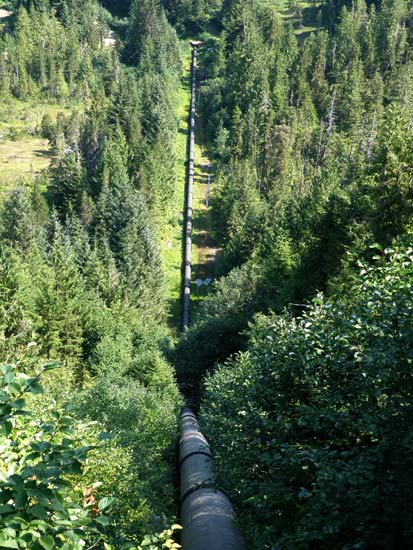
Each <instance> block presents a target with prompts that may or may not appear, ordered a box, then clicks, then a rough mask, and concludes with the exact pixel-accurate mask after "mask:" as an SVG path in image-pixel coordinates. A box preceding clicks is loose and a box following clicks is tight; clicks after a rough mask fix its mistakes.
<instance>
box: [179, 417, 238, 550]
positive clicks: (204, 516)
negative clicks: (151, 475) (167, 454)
mask: <svg viewBox="0 0 413 550" xmlns="http://www.w3.org/2000/svg"><path fill="white" fill-rule="evenodd" d="M179 464H180V474H181V476H180V477H181V514H180V516H181V523H182V526H183V531H182V540H181V542H182V546H183V550H246V546H245V543H244V541H243V539H242V536H241V533H240V531H239V529H238V528H237V527H236V525H235V520H236V516H235V512H234V508H233V506H232V504H231V501H230V500H229V498H228V497H227V495H226V494H225V493H224V492H223V491H221V490H220V489H218V488H217V487H216V484H215V475H214V463H213V459H212V455H211V450H210V448H209V444H208V442H207V440H206V439H205V437H204V436H203V434H202V433H201V431H200V428H199V424H198V421H197V419H196V416H195V414H194V413H193V411H192V410H191V409H189V408H186V409H184V411H183V413H182V417H181V434H180V441H179Z"/></svg>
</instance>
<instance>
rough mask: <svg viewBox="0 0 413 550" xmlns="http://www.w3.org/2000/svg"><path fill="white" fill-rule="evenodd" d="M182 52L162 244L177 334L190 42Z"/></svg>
mask: <svg viewBox="0 0 413 550" xmlns="http://www.w3.org/2000/svg"><path fill="white" fill-rule="evenodd" d="M181 52H182V53H181V55H182V58H183V61H184V74H183V75H182V78H181V86H180V89H179V92H178V100H179V104H178V119H179V125H178V132H177V134H176V143H175V147H176V148H175V154H176V174H177V181H176V189H175V195H174V202H173V208H172V211H173V214H172V216H171V218H170V220H169V222H168V224H167V225H166V228H165V231H164V235H163V236H162V245H161V246H162V255H163V259H164V265H165V271H166V274H167V284H168V303H169V325H170V327H171V330H172V332H173V334H175V335H177V334H178V332H179V330H180V326H181V290H182V254H183V234H184V205H185V188H186V175H187V143H188V112H189V104H190V88H189V86H190V84H189V83H190V80H189V75H190V66H191V47H190V45H189V42H187V41H182V42H181Z"/></svg>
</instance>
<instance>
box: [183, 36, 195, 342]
mask: <svg viewBox="0 0 413 550" xmlns="http://www.w3.org/2000/svg"><path fill="white" fill-rule="evenodd" d="M197 57H198V48H197V47H196V46H193V49H192V67H191V74H192V79H191V82H192V84H191V107H190V115H189V165H188V186H187V205H186V228H185V269H184V291H183V300H182V329H183V330H184V331H186V330H187V329H188V326H189V304H190V299H191V276H192V213H193V210H192V205H193V195H194V165H195V111H196V65H197Z"/></svg>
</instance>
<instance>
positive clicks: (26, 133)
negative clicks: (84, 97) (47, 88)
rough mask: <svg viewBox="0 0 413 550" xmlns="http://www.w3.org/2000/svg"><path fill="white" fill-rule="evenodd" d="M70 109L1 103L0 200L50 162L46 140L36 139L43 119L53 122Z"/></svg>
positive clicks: (12, 102) (39, 104) (22, 103)
mask: <svg viewBox="0 0 413 550" xmlns="http://www.w3.org/2000/svg"><path fill="white" fill-rule="evenodd" d="M59 112H63V113H64V114H66V115H67V114H68V113H69V112H70V111H69V109H67V108H65V107H62V106H59V105H50V104H41V103H39V102H34V101H33V102H29V101H19V100H17V99H9V100H8V101H4V102H2V103H1V104H0V199H1V198H2V197H4V195H5V194H6V193H7V192H8V191H9V190H10V189H13V187H15V186H16V185H19V184H20V183H21V181H22V179H24V180H25V182H26V183H27V182H29V183H30V181H31V180H32V179H33V178H34V177H35V176H36V175H37V174H39V173H40V172H41V171H42V170H44V169H46V168H47V167H48V166H49V165H50V162H51V160H52V156H53V154H52V150H51V148H50V144H49V143H48V141H47V139H44V138H42V137H39V135H38V133H39V129H40V126H41V122H42V118H43V116H44V115H45V114H46V113H48V114H50V116H51V117H52V118H53V119H54V120H55V119H56V117H57V115H58V113H59Z"/></svg>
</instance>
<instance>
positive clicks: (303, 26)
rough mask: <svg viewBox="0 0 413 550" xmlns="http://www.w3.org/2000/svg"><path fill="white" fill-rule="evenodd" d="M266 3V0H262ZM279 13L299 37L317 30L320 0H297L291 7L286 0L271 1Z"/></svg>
mask: <svg viewBox="0 0 413 550" xmlns="http://www.w3.org/2000/svg"><path fill="white" fill-rule="evenodd" d="M263 3H266V0H264V1H263ZM271 5H272V6H274V7H275V8H276V9H277V10H278V11H279V12H280V13H281V16H282V18H283V19H284V20H285V21H289V22H290V23H291V24H292V25H293V27H294V29H295V34H296V35H297V36H299V37H301V38H303V37H304V36H306V35H308V34H309V33H310V32H313V31H315V30H317V28H318V27H317V14H318V11H319V7H320V2H308V1H304V0H303V1H300V0H299V1H297V6H296V7H293V8H291V7H290V2H289V1H288V0H275V2H274V3H271Z"/></svg>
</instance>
